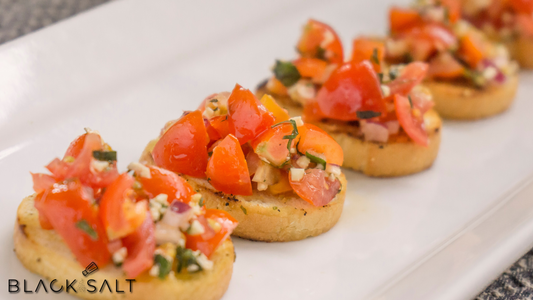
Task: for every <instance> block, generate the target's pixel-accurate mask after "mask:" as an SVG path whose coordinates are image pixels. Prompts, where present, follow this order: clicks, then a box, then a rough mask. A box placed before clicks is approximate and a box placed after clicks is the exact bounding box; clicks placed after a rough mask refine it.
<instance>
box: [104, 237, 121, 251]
mask: <svg viewBox="0 0 533 300" xmlns="http://www.w3.org/2000/svg"><path fill="white" fill-rule="evenodd" d="M122 247H124V245H123V244H122V240H120V239H119V240H114V241H109V243H107V249H108V250H109V253H115V252H117V251H118V250H120V248H122Z"/></svg>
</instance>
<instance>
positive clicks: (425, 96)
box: [393, 88, 435, 117]
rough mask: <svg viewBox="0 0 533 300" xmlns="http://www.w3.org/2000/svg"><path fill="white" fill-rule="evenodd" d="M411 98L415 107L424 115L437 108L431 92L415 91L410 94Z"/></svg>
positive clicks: (425, 90) (424, 90) (423, 89)
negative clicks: (434, 107)
mask: <svg viewBox="0 0 533 300" xmlns="http://www.w3.org/2000/svg"><path fill="white" fill-rule="evenodd" d="M409 97H411V102H412V103H413V107H414V108H417V109H418V110H419V111H420V113H421V114H422V115H424V114H425V113H426V112H427V111H428V110H430V109H432V108H433V106H435V103H434V102H433V97H432V95H431V92H430V91H429V90H427V89H425V88H422V89H413V90H412V91H411V92H410V93H409ZM393 101H394V99H393ZM394 117H396V116H394Z"/></svg>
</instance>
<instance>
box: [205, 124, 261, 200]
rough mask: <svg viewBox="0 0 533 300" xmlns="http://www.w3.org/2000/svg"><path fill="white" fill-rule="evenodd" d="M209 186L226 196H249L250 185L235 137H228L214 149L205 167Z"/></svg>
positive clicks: (246, 167) (242, 154) (246, 168)
mask: <svg viewBox="0 0 533 300" xmlns="http://www.w3.org/2000/svg"><path fill="white" fill-rule="evenodd" d="M206 175H207V178H208V180H209V182H210V183H211V185H213V187H215V188H216V189H217V190H219V191H221V192H224V193H226V194H234V195H251V194H252V183H251V181H250V174H249V173H248V166H247V165H246V160H245V159H244V153H243V152H242V149H241V145H240V144H239V141H238V140H237V138H236V137H234V136H233V135H231V134H230V135H228V136H227V137H226V138H224V140H222V142H221V143H220V144H219V145H218V146H217V147H215V149H214V150H213V155H211V159H210V160H209V164H208V165H207V172H206Z"/></svg>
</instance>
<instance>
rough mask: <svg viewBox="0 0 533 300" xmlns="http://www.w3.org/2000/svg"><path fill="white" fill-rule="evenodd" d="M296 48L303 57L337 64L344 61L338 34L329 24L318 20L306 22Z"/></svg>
mask: <svg viewBox="0 0 533 300" xmlns="http://www.w3.org/2000/svg"><path fill="white" fill-rule="evenodd" d="M297 49H298V51H299V52H300V54H301V55H302V56H303V57H314V58H320V59H325V60H326V61H328V62H330V63H335V64H338V65H340V64H342V62H343V61H344V54H343V50H342V43H341V40H340V39H339V36H338V35H337V33H336V32H335V31H334V30H333V29H332V28H331V27H330V26H329V25H326V24H324V23H322V22H319V21H315V20H309V21H308V22H307V24H306V25H305V27H304V32H303V34H302V37H301V38H300V41H299V42H298V46H297Z"/></svg>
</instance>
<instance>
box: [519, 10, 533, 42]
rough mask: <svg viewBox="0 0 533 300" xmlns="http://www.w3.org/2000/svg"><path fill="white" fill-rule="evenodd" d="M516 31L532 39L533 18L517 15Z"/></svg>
mask: <svg viewBox="0 0 533 300" xmlns="http://www.w3.org/2000/svg"><path fill="white" fill-rule="evenodd" d="M516 24H517V27H518V30H520V32H521V33H522V34H524V35H526V36H528V37H533V18H532V17H531V14H530V15H525V14H519V15H517V16H516Z"/></svg>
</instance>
